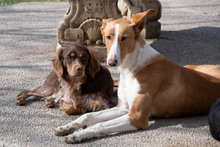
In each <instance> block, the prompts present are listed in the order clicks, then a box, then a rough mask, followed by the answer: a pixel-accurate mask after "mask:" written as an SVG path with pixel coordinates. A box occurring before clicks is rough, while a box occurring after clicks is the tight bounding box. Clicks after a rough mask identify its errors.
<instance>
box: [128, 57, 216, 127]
mask: <svg viewBox="0 0 220 147" xmlns="http://www.w3.org/2000/svg"><path fill="white" fill-rule="evenodd" d="M216 69H218V67H217V68H216ZM134 78H136V79H137V80H138V81H139V83H141V87H140V91H139V94H138V95H137V97H136V98H135V99H134V101H133V105H132V108H131V110H130V114H129V119H130V122H131V125H133V126H135V127H136V128H139V129H145V128H147V127H148V122H147V120H148V117H149V116H153V117H162V118H169V117H179V116H190V115H200V114H207V113H208V112H209V110H210V107H211V106H212V105H213V104H214V103H215V102H216V100H217V99H218V98H220V80H219V79H217V78H215V77H213V76H210V75H207V74H204V73H201V72H197V71H194V70H192V69H187V68H184V67H181V66H179V65H176V64H174V63H173V62H171V61H169V60H168V59H166V58H165V57H163V56H162V55H158V56H156V57H155V58H154V59H152V61H151V63H150V64H146V66H145V67H140V68H139V69H137V70H136V71H135V73H134Z"/></svg>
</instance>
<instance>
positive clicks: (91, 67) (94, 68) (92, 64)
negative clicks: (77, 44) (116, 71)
mask: <svg viewBox="0 0 220 147" xmlns="http://www.w3.org/2000/svg"><path fill="white" fill-rule="evenodd" d="M89 54H90V59H89V63H88V72H89V75H90V76H91V77H92V78H94V77H95V74H96V73H97V72H98V71H99V70H100V63H99V61H98V60H97V59H96V58H95V57H94V55H93V53H92V52H91V51H89Z"/></svg>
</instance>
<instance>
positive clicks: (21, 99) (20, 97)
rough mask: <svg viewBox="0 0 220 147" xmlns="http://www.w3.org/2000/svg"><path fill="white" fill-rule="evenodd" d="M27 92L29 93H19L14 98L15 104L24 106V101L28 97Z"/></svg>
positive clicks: (25, 91)
mask: <svg viewBox="0 0 220 147" xmlns="http://www.w3.org/2000/svg"><path fill="white" fill-rule="evenodd" d="M29 92H30V91H28V90H24V91H22V92H21V93H19V94H18V95H17V97H16V98H15V104H16V105H19V106H24V105H25V104H26V99H27V97H28V96H29V95H28V93H29Z"/></svg>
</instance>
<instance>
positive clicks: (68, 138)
mask: <svg viewBox="0 0 220 147" xmlns="http://www.w3.org/2000/svg"><path fill="white" fill-rule="evenodd" d="M64 139H65V142H66V143H67V144H74V143H79V142H81V139H80V138H79V136H77V135H75V134H72V135H69V136H65V138H64Z"/></svg>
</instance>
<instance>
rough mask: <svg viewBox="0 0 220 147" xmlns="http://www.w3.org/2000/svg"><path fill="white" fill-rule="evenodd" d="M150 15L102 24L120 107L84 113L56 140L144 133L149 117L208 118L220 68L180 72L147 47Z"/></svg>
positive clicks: (217, 92)
mask: <svg viewBox="0 0 220 147" xmlns="http://www.w3.org/2000/svg"><path fill="white" fill-rule="evenodd" d="M153 12H154V10H152V9H151V10H148V11H146V12H143V13H138V14H135V15H134V16H133V17H132V19H131V20H125V19H117V20H113V19H107V20H103V21H102V27H101V32H102V35H103V37H104V38H105V40H106V46H107V51H108V57H107V63H108V65H110V66H116V67H118V70H119V73H120V81H119V86H118V99H119V100H118V101H119V106H118V107H114V108H111V109H107V110H103V111H99V112H91V113H87V114H84V115H82V116H80V117H79V118H77V119H76V120H74V121H72V122H70V123H68V124H66V125H63V126H60V127H58V128H56V129H55V130H54V133H55V135H57V136H65V142H66V143H77V142H81V141H83V140H87V139H90V138H94V137H101V136H106V135H108V134H111V133H119V132H125V131H134V130H138V129H147V128H148V127H149V124H148V120H149V117H160V118H172V117H183V116H192V115H201V114H208V112H209V110H210V108H211V106H212V105H213V104H214V103H215V102H216V101H217V100H218V98H220V67H219V66H214V65H204V66H191V65H189V66H186V67H182V66H179V65H177V64H175V63H173V62H172V61H170V60H168V59H167V58H166V57H164V56H163V55H161V54H160V53H159V52H157V51H156V50H154V49H153V48H152V47H151V46H149V45H148V44H147V43H146V42H145V41H144V39H143V38H142V37H141V35H140V32H141V31H142V29H143V27H144V24H145V21H146V18H147V15H149V14H151V13H153ZM85 127H86V128H85ZM83 128H85V129H83Z"/></svg>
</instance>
